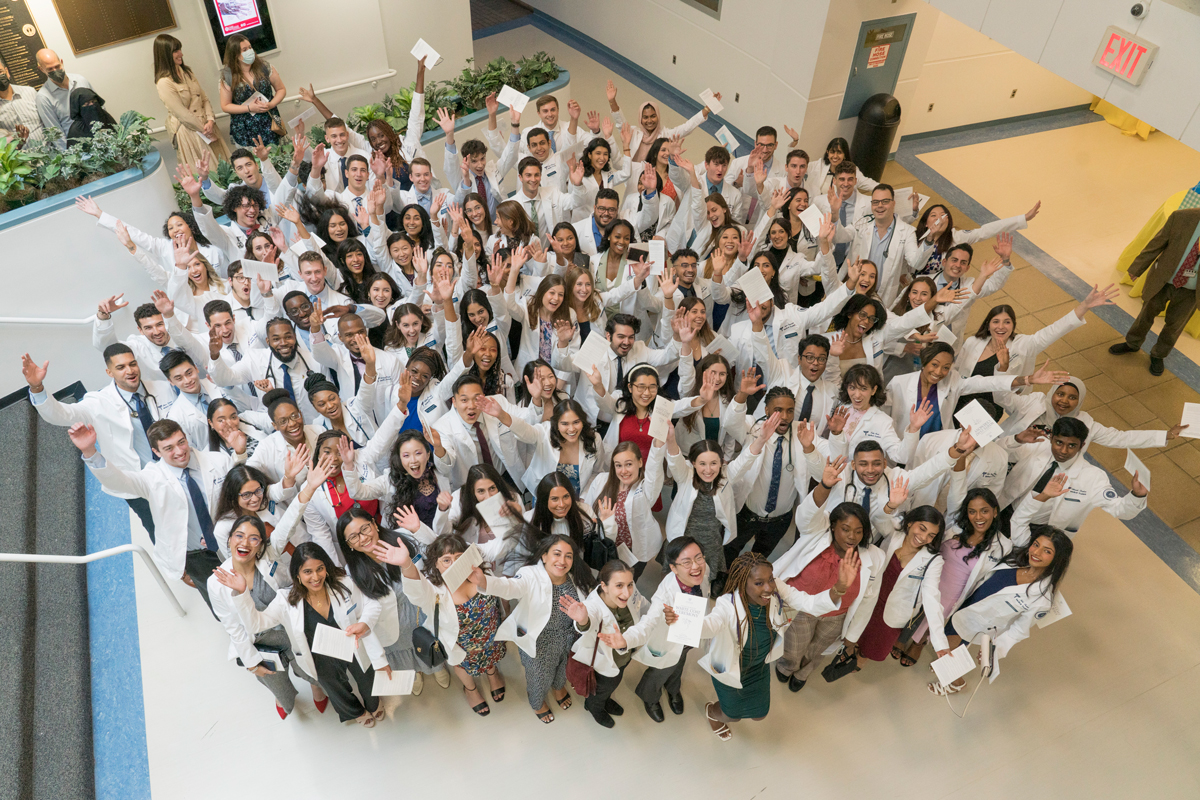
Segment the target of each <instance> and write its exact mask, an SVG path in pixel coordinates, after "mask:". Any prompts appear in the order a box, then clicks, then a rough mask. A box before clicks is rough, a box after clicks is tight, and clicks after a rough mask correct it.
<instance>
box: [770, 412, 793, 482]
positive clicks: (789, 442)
mask: <svg viewBox="0 0 1200 800" xmlns="http://www.w3.org/2000/svg"><path fill="white" fill-rule="evenodd" d="M767 419H769V417H763V418H762V420H763V424H764V425H766V424H767ZM794 424H795V423H794V422H793V423H792V425H794ZM792 425H789V426H788V431H787V463H786V464H784V465H783V468H784V470H785V471H787V472H795V471H796V465H795V463H794V462H793V460H792V440H793V436H794V435H795V429H794V428H793V427H792ZM780 438H783V437H782V436H781V437H780ZM764 449H765V448H764Z"/></svg>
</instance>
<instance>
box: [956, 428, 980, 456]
mask: <svg viewBox="0 0 1200 800" xmlns="http://www.w3.org/2000/svg"><path fill="white" fill-rule="evenodd" d="M978 446H979V443H978V442H976V441H975V437H974V436H972V435H971V426H970V425H967V426H966V427H964V428H963V429H962V430H961V431H959V432H958V441H956V442H955V443H954V449H955V450H957V451H958V452H960V453H962V454H963V455H967V454H968V453H972V452H974V451H975V448H977V447H978Z"/></svg>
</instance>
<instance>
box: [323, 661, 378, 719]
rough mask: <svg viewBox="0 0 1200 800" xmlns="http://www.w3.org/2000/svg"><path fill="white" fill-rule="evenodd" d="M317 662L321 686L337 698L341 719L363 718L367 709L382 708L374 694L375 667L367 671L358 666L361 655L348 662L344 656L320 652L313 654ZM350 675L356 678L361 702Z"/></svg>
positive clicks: (330, 697) (339, 717)
mask: <svg viewBox="0 0 1200 800" xmlns="http://www.w3.org/2000/svg"><path fill="white" fill-rule="evenodd" d="M310 649H311V645H310ZM313 661H314V662H315V663H316V665H317V682H318V683H320V684H321V689H322V690H323V691H324V692H325V694H327V695H329V699H330V700H331V701H333V707H334V708H335V709H336V710H337V713H338V720H339V721H341V722H349V721H350V720H352V719H358V718H359V717H361V716H362V715H363V713H364V711H370V712H372V713H374V712H375V710H376V709H377V708H379V698H378V697H376V696H374V695H373V694H371V685H372V684H373V683H374V682H375V670H374V669H372V668H370V667H368V668H367V669H366V670H365V671H364V670H363V668H362V667H360V666H359V665H358V659H357V658H352V659H350V661H349V662H346V661H342V660H341V659H340V658H333V657H331V656H323V655H321V654H320V653H313ZM347 672H349V673H350V675H349V677H347V675H346V673H347ZM350 678H354V683H355V685H356V686H358V693H359V694H360V695H362V698H363V701H362V702H361V703H360V702H359V701H358V698H357V697H355V696H354V693H353V692H352V691H351V690H350ZM364 707H365V708H364Z"/></svg>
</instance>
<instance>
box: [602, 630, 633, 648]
mask: <svg viewBox="0 0 1200 800" xmlns="http://www.w3.org/2000/svg"><path fill="white" fill-rule="evenodd" d="M614 628H615V626H614ZM596 636H598V637H599V639H600V641H602V642H604V643H605V644H606V645H608V646H609V647H611V648H612V649H614V650H624V649H625V648H626V643H625V637H624V636H623V635H622V634H621V629H620V628H615V629H614V630H613V632H612V633H598V634H596Z"/></svg>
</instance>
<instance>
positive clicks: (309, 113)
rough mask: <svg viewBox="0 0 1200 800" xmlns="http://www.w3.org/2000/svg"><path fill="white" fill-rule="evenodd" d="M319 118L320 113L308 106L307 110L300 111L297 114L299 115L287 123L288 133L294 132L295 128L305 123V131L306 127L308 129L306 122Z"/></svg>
mask: <svg viewBox="0 0 1200 800" xmlns="http://www.w3.org/2000/svg"><path fill="white" fill-rule="evenodd" d="M319 116H321V112H320V111H317V110H316V109H315V108H313V107H312V106H309V107H308V108H306V109H304V110H303V111H301V112H300V113H299V115H297V116H295V117H292V118H291V119H289V120H288V121H287V127H288V131H295V130H296V126H297V125H299V124H300V123H301V122H304V123H306V124H305V128H306V129H307V127H308V125H307V122H308V121H309V120H310V119H312V118H313V117H319Z"/></svg>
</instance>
